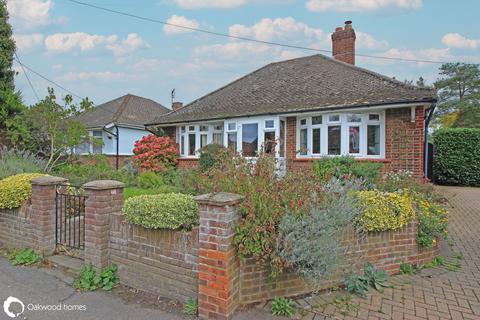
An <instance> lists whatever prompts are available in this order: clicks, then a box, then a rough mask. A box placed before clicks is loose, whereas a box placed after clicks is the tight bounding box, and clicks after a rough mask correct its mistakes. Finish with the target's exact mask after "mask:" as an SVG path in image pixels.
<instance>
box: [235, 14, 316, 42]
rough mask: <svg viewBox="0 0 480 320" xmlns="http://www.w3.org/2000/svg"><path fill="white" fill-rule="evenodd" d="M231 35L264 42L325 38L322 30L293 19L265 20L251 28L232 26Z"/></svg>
mask: <svg viewBox="0 0 480 320" xmlns="http://www.w3.org/2000/svg"><path fill="white" fill-rule="evenodd" d="M229 33H230V34H231V35H235V36H240V37H248V38H255V39H257V40H262V41H272V40H295V39H298V38H302V39H316V40H318V39H321V38H322V37H325V34H324V32H323V31H322V30H321V29H316V28H312V27H309V26H308V25H306V24H305V23H303V22H300V21H296V20H295V19H294V18H292V17H286V18H276V19H269V18H264V19H262V20H260V22H258V23H256V24H254V25H253V26H251V27H247V26H245V25H241V24H234V25H232V26H230V28H229Z"/></svg>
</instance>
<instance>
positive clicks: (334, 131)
mask: <svg viewBox="0 0 480 320" xmlns="http://www.w3.org/2000/svg"><path fill="white" fill-rule="evenodd" d="M340 132H341V127H340V126H330V127H328V154H340V153H341V145H342V140H341V134H340Z"/></svg>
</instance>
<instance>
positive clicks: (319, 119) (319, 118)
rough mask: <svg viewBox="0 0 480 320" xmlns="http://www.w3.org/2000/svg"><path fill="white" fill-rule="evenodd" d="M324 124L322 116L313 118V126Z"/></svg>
mask: <svg viewBox="0 0 480 320" xmlns="http://www.w3.org/2000/svg"><path fill="white" fill-rule="evenodd" d="M315 124H322V116H318V117H312V125H315Z"/></svg>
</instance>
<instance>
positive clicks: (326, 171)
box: [313, 156, 383, 185]
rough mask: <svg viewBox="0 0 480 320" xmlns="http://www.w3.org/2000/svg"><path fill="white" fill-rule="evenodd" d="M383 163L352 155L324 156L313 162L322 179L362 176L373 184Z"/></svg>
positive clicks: (368, 182) (314, 169) (314, 168)
mask: <svg viewBox="0 0 480 320" xmlns="http://www.w3.org/2000/svg"><path fill="white" fill-rule="evenodd" d="M382 166H383V165H382V164H381V163H375V162H367V161H358V160H355V158H353V157H351V156H339V157H323V158H320V159H318V160H316V161H315V162H314V163H313V171H314V172H315V174H316V175H317V176H318V177H319V178H320V180H321V181H328V180H330V179H331V178H332V177H336V178H339V179H342V178H350V177H354V178H362V179H365V182H366V183H367V184H368V185H372V184H373V183H374V182H375V181H376V180H377V178H378V175H379V173H380V169H381V168H382Z"/></svg>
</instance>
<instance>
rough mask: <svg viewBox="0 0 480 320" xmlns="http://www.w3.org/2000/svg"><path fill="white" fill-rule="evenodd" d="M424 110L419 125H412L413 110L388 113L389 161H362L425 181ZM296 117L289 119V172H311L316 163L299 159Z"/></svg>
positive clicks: (417, 114)
mask: <svg viewBox="0 0 480 320" xmlns="http://www.w3.org/2000/svg"><path fill="white" fill-rule="evenodd" d="M424 120H425V110H424V107H417V108H416V111H415V122H413V123H412V122H410V108H398V109H387V111H386V119H385V159H383V160H377V159H369V160H368V159H365V160H359V161H375V162H382V163H383V164H384V166H383V172H388V171H398V170H409V171H412V172H413V173H414V174H415V176H416V177H419V178H423V172H424V170H423V168H424V163H423V145H424ZM296 127H297V122H296V118H295V117H289V118H287V169H288V170H311V167H312V161H313V160H312V159H297V154H296V148H297V146H296V132H297V129H296Z"/></svg>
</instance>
